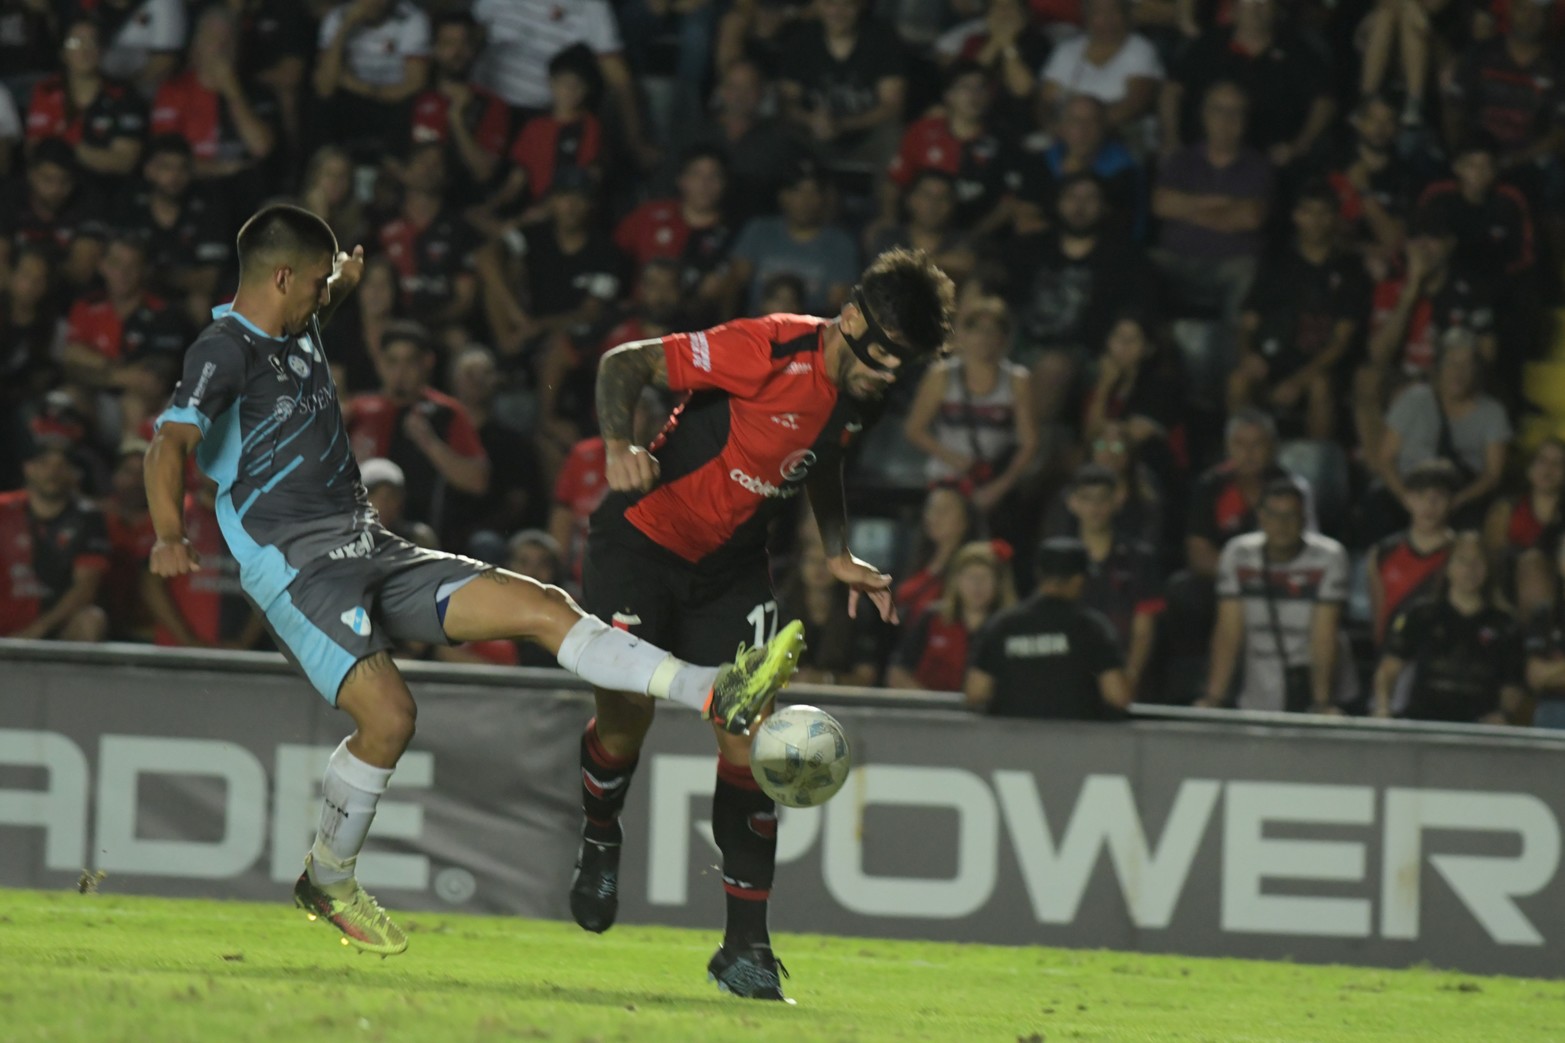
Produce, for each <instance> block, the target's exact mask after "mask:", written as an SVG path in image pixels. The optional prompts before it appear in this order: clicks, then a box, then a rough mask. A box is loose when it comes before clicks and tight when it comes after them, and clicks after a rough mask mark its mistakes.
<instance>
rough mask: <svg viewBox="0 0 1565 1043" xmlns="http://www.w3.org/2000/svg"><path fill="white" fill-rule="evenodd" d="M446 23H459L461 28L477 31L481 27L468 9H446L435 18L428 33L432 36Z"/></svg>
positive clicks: (446, 24)
mask: <svg viewBox="0 0 1565 1043" xmlns="http://www.w3.org/2000/svg"><path fill="white" fill-rule="evenodd" d="M448 25H460V26H461V27H462V28H463V29H467V30H469V31H471V32H475V33H476V32H478V31H480V29H481V28H482V27H481V26H480V25H479V24H478V19H476V18H474V17H473V15H472V12H470V11H447V12H445V13H444V14H442V15H440V16H439V17H438V18H436V19H435V24H434V26H433V27H432V30H431V33H430V35H431V36H433V35H434V34H435V33H438V32H439V31H440V30H442V29H444V28H445V27H446V26H448Z"/></svg>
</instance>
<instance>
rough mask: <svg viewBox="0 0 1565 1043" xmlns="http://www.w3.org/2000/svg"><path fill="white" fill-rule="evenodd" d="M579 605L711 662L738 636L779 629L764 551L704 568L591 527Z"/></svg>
mask: <svg viewBox="0 0 1565 1043" xmlns="http://www.w3.org/2000/svg"><path fill="white" fill-rule="evenodd" d="M582 607H583V608H585V609H586V610H587V611H588V612H591V613H592V614H593V615H595V616H597V617H598V618H599V619H601V620H603V621H604V622H605V623H609V624H611V625H613V626H616V627H618V628H619V629H621V630H628V631H630V632H631V633H632V634H635V635H636V636H637V637H640V638H643V639H645V640H647V641H650V642H651V643H652V644H654V645H658V646H660V647H661V648H664V649H666V650H668V651H670V652H672V653H674V654H675V655H677V656H678V657H679V658H681V659H684V660H686V661H687V662H691V663H696V664H698V665H701V666H716V665H717V664H719V663H726V662H728V661H729V660H731V659H733V657H734V651H735V649H737V648H738V646H739V643H740V642H744V644H745V645H746V646H754V645H758V644H761V643H762V642H765V641H769V640H771V639H772V637H773V636H775V635H776V633H777V626H778V623H777V598H776V595H774V594H773V593H772V582H771V576H770V574H769V569H768V567H767V562H766V556H765V554H764V553H762V554H758V555H756V558H755V560H754V562H753V563H752V562H748V561H747V562H744V563H741V564H737V565H731V566H726V567H724V568H722V569H719V570H715V571H714V570H702V569H700V568H698V567H697V566H695V565H691V564H688V563H686V562H683V561H680V560H678V559H677V558H674V556H673V555H672V554H671V553H669V552H668V551H665V550H663V549H662V548H660V547H658V546H657V545H656V544H654V543H653V542H652V541H651V540H648V539H647V538H646V537H644V536H640V534H639V533H634V534H622V533H618V532H616V533H612V534H607V533H593V534H592V535H591V536H590V537H589V538H588V541H587V560H586V562H585V564H584V566H583V569H582Z"/></svg>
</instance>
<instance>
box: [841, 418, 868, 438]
mask: <svg viewBox="0 0 1565 1043" xmlns="http://www.w3.org/2000/svg"><path fill="white" fill-rule="evenodd" d="M842 429H843V430H844V431H846V432H847V433H848V434H850V435H856V434H858V433H859V432H860V431H862V430H864V425H863V424H861V423H859V422H858V421H857V420H849V421H848V422H847V423H846V424H843V425H842Z"/></svg>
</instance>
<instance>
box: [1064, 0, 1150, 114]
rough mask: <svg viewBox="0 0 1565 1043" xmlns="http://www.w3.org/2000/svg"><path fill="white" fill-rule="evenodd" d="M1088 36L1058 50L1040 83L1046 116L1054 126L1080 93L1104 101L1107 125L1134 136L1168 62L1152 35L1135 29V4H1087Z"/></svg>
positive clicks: (1095, 0) (1099, 0)
mask: <svg viewBox="0 0 1565 1043" xmlns="http://www.w3.org/2000/svg"><path fill="white" fill-rule="evenodd" d="M1082 7H1083V22H1084V27H1085V29H1086V32H1084V33H1083V34H1082V35H1080V36H1077V37H1075V38H1074V39H1070V40H1066V41H1065V42H1063V43H1061V44H1060V45H1059V46H1058V47H1056V48H1055V49H1054V53H1053V54H1051V55H1050V56H1049V61H1048V64H1047V65H1045V66H1044V67H1043V71H1042V72H1041V73H1040V74H1039V79H1040V80H1042V81H1043V96H1042V98H1041V101H1042V104H1043V107H1044V112H1045V117H1046V119H1047V120H1049V121H1050V122H1052V121H1053V120H1054V118H1055V117H1056V115H1057V113H1058V112H1059V110H1060V107H1061V105H1062V104H1063V103H1064V102H1065V101H1066V100H1068V99H1070V98H1072V97H1075V96H1077V95H1086V96H1088V97H1092V98H1095V99H1097V100H1098V101H1099V102H1101V103H1102V104H1103V106H1104V108H1105V112H1104V116H1105V122H1106V123H1107V124H1108V126H1109V127H1110V128H1112V129H1113V130H1115V131H1121V132H1125V133H1127V134H1128V133H1129V131H1130V129H1131V128H1132V127H1133V126H1135V125H1136V123H1137V121H1139V120H1141V119H1142V117H1144V116H1147V115H1148V114H1149V113H1151V112H1152V110H1153V106H1154V105H1155V104H1156V102H1157V93H1158V84H1159V83H1160V82H1161V81H1162V79H1163V63H1162V62H1161V61H1160V60H1159V59H1158V56H1157V49H1156V48H1154V47H1153V46H1152V44H1151V42H1150V41H1149V40H1147V38H1146V37H1144V36H1142V35H1141V34H1140V33H1136V32H1132V31H1131V11H1130V8H1131V4H1130V2H1129V0H1086V3H1084V4H1083V5H1082Z"/></svg>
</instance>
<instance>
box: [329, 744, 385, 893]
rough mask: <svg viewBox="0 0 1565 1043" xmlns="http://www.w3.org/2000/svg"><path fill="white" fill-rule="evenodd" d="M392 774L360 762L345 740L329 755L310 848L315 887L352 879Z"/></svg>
mask: <svg viewBox="0 0 1565 1043" xmlns="http://www.w3.org/2000/svg"><path fill="white" fill-rule="evenodd" d="M392 771H393V769H391V768H377V767H375V766H374V765H373V764H366V763H365V762H363V761H361V760H359V759H358V758H357V757H355V756H354V755H353V754H352V753H351V752H349V750H348V740H346V739H344V740H343V741H342V745H341V746H338V747H337V749H336V750H334V751H333V752H332V755H331V760H329V761H327V762H326V778H325V780H324V781H323V782H322V783H321V797H322V798H323V803H322V807H321V825H320V829H319V830H318V831H317V832H316V834H315V846H314V847H312V848H310V879H311V880H313V881H315V883H316V884H317V885H326V884H336V883H341V882H342V881H344V880H349V879H352V877H353V866H354V863H355V862H356V861H357V860H358V857H359V851H360V849H362V848H363V847H364V838H365V837H367V836H368V835H369V831H370V823H371V822H373V821H375V805H376V804H377V803H379V802H380V795H381V794H382V793H384V792H386V787H387V786H389V785H390V784H391V773H392Z"/></svg>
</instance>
